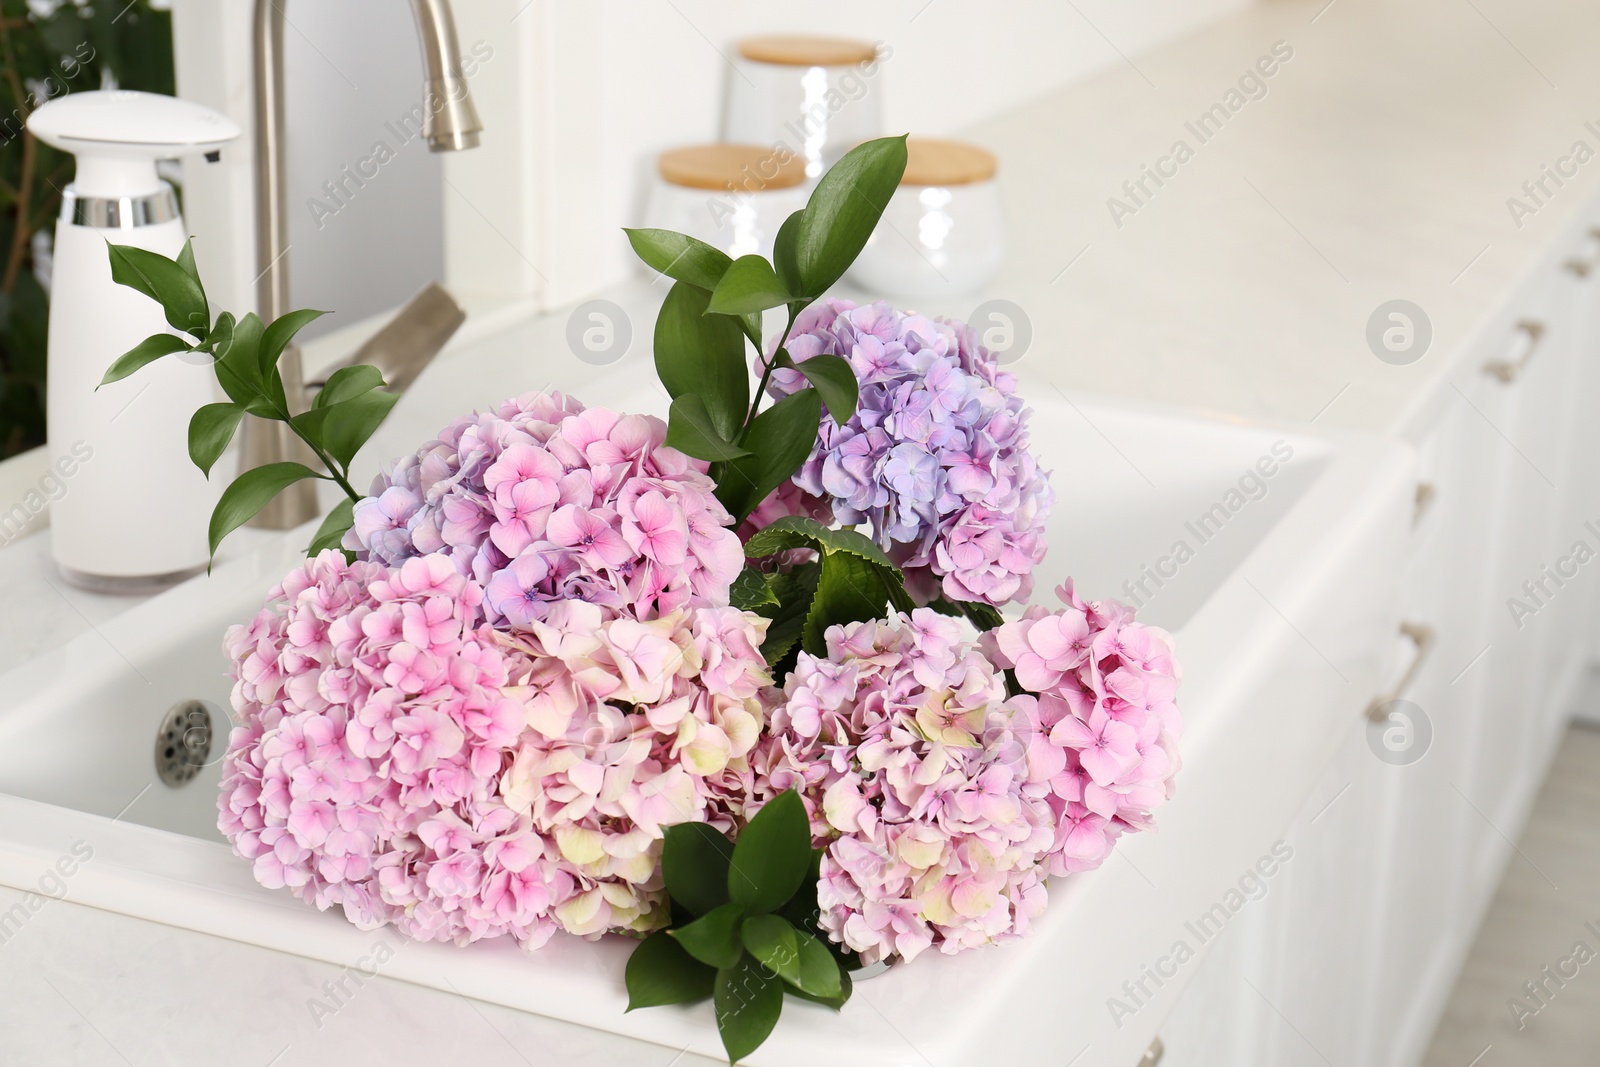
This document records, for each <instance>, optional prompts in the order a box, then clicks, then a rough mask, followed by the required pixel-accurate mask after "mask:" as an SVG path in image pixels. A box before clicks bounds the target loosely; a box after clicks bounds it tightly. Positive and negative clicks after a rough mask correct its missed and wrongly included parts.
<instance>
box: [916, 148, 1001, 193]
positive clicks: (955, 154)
mask: <svg viewBox="0 0 1600 1067" xmlns="http://www.w3.org/2000/svg"><path fill="white" fill-rule="evenodd" d="M998 167H999V161H998V160H997V159H995V155H994V153H993V152H991V151H989V150H988V149H987V148H979V147H978V146H977V145H975V144H967V143H966V142H964V141H937V140H932V139H930V138H918V137H912V138H910V139H908V140H907V141H906V173H905V177H903V178H901V179H900V184H901V185H971V184H972V183H973V182H986V181H988V180H989V179H990V178H993V177H994V174H995V170H996V169H997V168H998Z"/></svg>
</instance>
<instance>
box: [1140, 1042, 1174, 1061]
mask: <svg viewBox="0 0 1600 1067" xmlns="http://www.w3.org/2000/svg"><path fill="white" fill-rule="evenodd" d="M1166 1054H1167V1046H1166V1045H1164V1044H1163V1043H1162V1041H1161V1038H1160V1037H1152V1038H1151V1039H1150V1047H1149V1048H1147V1049H1145V1050H1144V1055H1143V1056H1140V1057H1139V1067H1156V1064H1158V1063H1160V1062H1161V1057H1163V1056H1165V1055H1166Z"/></svg>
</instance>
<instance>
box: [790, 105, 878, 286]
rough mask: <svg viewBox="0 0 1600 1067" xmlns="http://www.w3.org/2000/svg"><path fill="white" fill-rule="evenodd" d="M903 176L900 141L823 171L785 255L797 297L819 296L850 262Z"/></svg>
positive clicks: (870, 146) (867, 146) (860, 148)
mask: <svg viewBox="0 0 1600 1067" xmlns="http://www.w3.org/2000/svg"><path fill="white" fill-rule="evenodd" d="M905 170H906V139H905V137H903V136H902V137H881V138H879V139H877V140H874V141H867V142H866V143H864V144H859V145H857V146H856V147H854V148H852V149H851V150H850V151H849V152H846V153H845V155H844V158H842V159H840V160H839V162H837V163H835V164H834V165H833V166H832V167H830V168H828V171H827V173H825V174H824V175H823V176H822V178H821V179H820V180H819V181H818V182H817V187H816V189H814V190H812V193H811V199H810V200H809V201H807V203H806V207H805V213H804V214H803V215H802V216H801V218H800V221H799V223H798V224H796V226H795V228H794V232H793V237H792V239H791V240H790V241H789V242H787V248H786V250H785V256H786V257H787V258H790V259H791V268H790V269H792V271H793V273H794V275H795V277H796V278H797V279H798V281H799V283H800V284H799V291H798V292H797V293H796V295H797V296H807V297H818V296H821V295H822V293H823V291H824V290H826V289H827V288H828V286H830V285H832V284H833V283H834V282H836V281H838V280H839V277H840V276H841V275H842V274H844V272H845V271H846V270H847V269H848V268H849V266H850V264H851V263H853V262H855V258H856V256H858V255H860V254H861V249H862V247H863V246H865V245H866V243H867V238H869V237H871V236H872V231H873V229H874V228H875V227H876V226H877V225H878V220H879V219H880V218H881V217H882V216H883V211H884V208H886V207H888V206H889V199H890V197H892V196H894V191H895V190H896V189H897V188H899V186H900V179H901V177H902V176H904V174H905ZM785 225H787V223H785ZM779 235H780V236H782V229H781V228H780V230H779Z"/></svg>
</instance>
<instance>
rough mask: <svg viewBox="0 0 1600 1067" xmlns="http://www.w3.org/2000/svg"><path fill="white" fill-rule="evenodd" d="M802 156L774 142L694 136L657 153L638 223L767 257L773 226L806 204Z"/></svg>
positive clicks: (732, 253)
mask: <svg viewBox="0 0 1600 1067" xmlns="http://www.w3.org/2000/svg"><path fill="white" fill-rule="evenodd" d="M805 182H806V168H805V161H804V160H803V159H801V158H800V157H799V156H797V155H795V154H793V153H791V152H788V151H786V150H784V149H781V148H772V147H764V146H762V145H753V144H697V145H685V146H683V147H681V148H673V149H669V150H668V151H665V152H663V153H661V155H660V156H659V157H658V158H657V160H656V173H655V176H654V178H653V180H652V182H651V187H650V193H649V196H648V197H647V202H646V209H645V225H647V226H652V227H657V228H660V229H666V230H676V231H678V232H679V233H686V234H688V235H689V236H691V237H698V238H699V239H700V240H702V241H704V242H706V243H707V244H709V245H712V246H713V247H716V248H720V249H721V250H722V251H724V252H726V253H728V255H730V256H733V257H734V258H738V257H739V256H744V255H749V254H751V253H759V254H761V255H764V256H767V257H769V258H770V257H771V255H772V242H773V239H774V238H775V237H776V236H777V233H778V227H779V226H781V225H783V220H784V219H786V218H788V217H789V214H790V212H793V211H798V210H799V209H800V208H803V207H805V204H806V196H807V195H808V193H807V187H806V184H805Z"/></svg>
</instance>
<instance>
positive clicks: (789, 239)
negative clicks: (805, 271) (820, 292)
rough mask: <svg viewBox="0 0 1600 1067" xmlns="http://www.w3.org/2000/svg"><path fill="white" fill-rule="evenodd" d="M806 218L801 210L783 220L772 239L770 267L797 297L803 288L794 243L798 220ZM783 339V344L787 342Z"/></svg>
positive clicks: (797, 236) (796, 237)
mask: <svg viewBox="0 0 1600 1067" xmlns="http://www.w3.org/2000/svg"><path fill="white" fill-rule="evenodd" d="M805 216H806V213H805V209H804V208H801V209H800V210H799V211H796V212H794V213H793V214H791V215H790V216H789V217H788V218H786V219H784V220H783V225H782V226H779V227H778V235H777V237H775V238H773V246H772V266H773V267H774V268H775V269H776V271H777V274H778V281H779V282H781V283H782V285H783V287H784V288H785V289H787V290H789V294H790V295H791V296H794V297H798V296H800V295H801V294H802V292H803V290H804V286H803V285H801V282H800V266H799V264H798V263H796V262H795V242H796V241H798V240H799V239H800V220H802V219H804V218H805ZM788 340H789V339H788V338H787V337H786V338H784V342H785V343H787V342H788Z"/></svg>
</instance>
